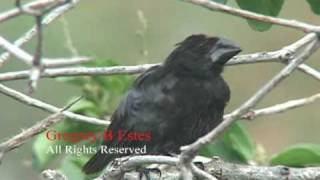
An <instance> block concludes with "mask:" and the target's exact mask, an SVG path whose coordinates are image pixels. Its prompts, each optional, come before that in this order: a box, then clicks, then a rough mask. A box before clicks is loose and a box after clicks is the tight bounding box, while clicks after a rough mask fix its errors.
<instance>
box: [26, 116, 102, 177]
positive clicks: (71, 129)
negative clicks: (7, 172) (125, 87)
mask: <svg viewBox="0 0 320 180" xmlns="http://www.w3.org/2000/svg"><path fill="white" fill-rule="evenodd" d="M103 130H104V127H103V126H98V125H93V124H88V123H83V122H77V121H73V120H70V119H66V120H64V121H63V122H61V123H59V124H57V125H55V126H54V127H53V128H51V129H50V130H49V131H50V132H51V135H50V136H52V139H51V140H50V139H48V138H47V136H46V135H47V132H48V131H46V132H44V133H41V134H40V135H38V136H37V138H36V140H35V141H34V143H33V147H32V154H33V159H32V162H33V166H34V167H35V169H37V170H40V171H41V170H43V169H45V168H46V167H47V166H48V165H49V164H50V163H52V162H53V161H54V160H55V159H56V158H57V157H58V156H60V155H62V154H63V152H64V151H63V150H64V147H65V146H66V145H74V144H76V143H79V142H71V141H68V140H62V139H61V140H58V139H53V136H54V134H56V133H75V132H102V131H103ZM95 143H97V144H98V143H99V141H97V142H95ZM88 144H89V145H95V144H92V142H88ZM59 148H61V149H62V152H58V151H56V149H59Z"/></svg>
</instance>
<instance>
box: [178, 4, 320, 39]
mask: <svg viewBox="0 0 320 180" xmlns="http://www.w3.org/2000/svg"><path fill="white" fill-rule="evenodd" d="M184 1H185V2H189V3H192V4H194V5H198V6H202V7H204V8H207V9H209V10H212V11H219V12H224V13H227V14H231V15H234V16H239V17H242V18H245V19H252V20H257V21H260V22H266V23H271V24H276V25H280V26H284V27H289V28H293V29H298V30H301V31H303V32H317V33H319V32H320V27H319V26H315V25H311V24H307V23H304V22H300V21H296V20H288V19H282V18H276V17H271V16H266V15H262V14H257V13H253V12H250V11H246V10H242V9H237V8H233V7H230V6H226V5H223V4H220V3H216V2H214V1H210V0H184Z"/></svg>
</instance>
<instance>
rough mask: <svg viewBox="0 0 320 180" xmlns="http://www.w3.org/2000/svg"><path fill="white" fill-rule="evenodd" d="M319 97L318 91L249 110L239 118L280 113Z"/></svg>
mask: <svg viewBox="0 0 320 180" xmlns="http://www.w3.org/2000/svg"><path fill="white" fill-rule="evenodd" d="M319 99H320V93H318V94H315V95H313V96H310V97H307V98H301V99H295V100H290V101H287V102H284V103H281V104H277V105H273V106H270V107H266V108H262V109H256V110H250V111H249V112H248V113H247V114H245V115H243V116H241V119H249V120H251V119H255V118H257V117H260V116H265V115H271V114H276V113H282V112H285V111H288V110H291V109H295V108H298V107H302V106H305V105H308V104H311V103H314V102H315V101H317V100H319ZM229 116H230V114H227V115H225V116H224V119H228V118H229Z"/></svg>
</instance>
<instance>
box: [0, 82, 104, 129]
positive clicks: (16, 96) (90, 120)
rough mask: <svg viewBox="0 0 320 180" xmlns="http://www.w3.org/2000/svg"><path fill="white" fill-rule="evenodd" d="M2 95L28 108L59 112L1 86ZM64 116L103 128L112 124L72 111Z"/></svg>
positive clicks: (55, 108)
mask: <svg viewBox="0 0 320 180" xmlns="http://www.w3.org/2000/svg"><path fill="white" fill-rule="evenodd" d="M0 93H2V94H4V95H6V96H9V97H11V98H13V99H15V100H17V101H19V102H21V103H24V104H26V105H28V106H32V107H36V108H39V109H41V110H44V111H47V112H51V113H56V112H59V110H60V109H59V108H57V107H55V106H53V105H50V104H47V103H45V102H42V101H40V100H37V99H34V98H32V97H30V96H27V95H25V94H22V93H20V92H18V91H16V90H14V89H11V88H8V87H6V86H4V85H2V84H0ZM63 115H65V116H66V117H68V118H71V119H74V120H78V121H82V122H86V123H91V124H97V125H103V126H107V125H109V124H110V122H109V121H105V120H100V119H97V118H93V117H87V116H83V115H80V114H75V113H73V112H70V111H64V112H63Z"/></svg>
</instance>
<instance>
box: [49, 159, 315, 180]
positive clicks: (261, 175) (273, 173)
mask: <svg viewBox="0 0 320 180" xmlns="http://www.w3.org/2000/svg"><path fill="white" fill-rule="evenodd" d="M178 161H179V160H178V158H176V157H168V156H152V155H145V156H134V157H131V158H128V159H126V160H125V161H123V162H121V163H120V164H121V166H120V167H115V169H113V171H106V173H105V174H104V175H103V176H102V177H99V178H96V179H95V180H106V179H107V180H114V179H115V178H114V176H110V173H115V172H119V171H121V172H122V173H124V172H127V173H126V174H125V175H124V177H123V179H122V180H136V179H138V178H139V175H138V173H137V172H134V169H135V167H137V166H140V165H145V164H166V165H169V166H166V167H163V168H162V169H161V179H162V180H179V179H180V176H179V172H178V169H177V168H176V164H177V163H178ZM204 170H205V171H206V172H208V173H210V174H211V175H212V176H215V177H216V178H217V179H227V180H248V179H259V180H270V179H277V180H287V179H290V180H315V179H319V178H320V168H319V167H306V168H289V167H285V166H272V167H267V166H249V165H240V164H233V163H227V162H224V161H222V160H220V159H217V158H215V159H213V160H210V161H209V162H205V163H204ZM47 171H48V170H46V171H44V172H47ZM49 171H51V172H52V173H51V174H57V173H58V174H60V176H61V175H62V174H61V173H60V172H57V171H54V170H49ZM108 173H109V175H108ZM113 175H115V174H113ZM60 176H59V177H60ZM150 176H151V180H158V179H159V175H158V174H155V173H151V174H150ZM108 178H109V179H108ZM110 178H111V179H110ZM112 178H113V179H112ZM50 180H58V179H50ZM64 180H67V179H64Z"/></svg>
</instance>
